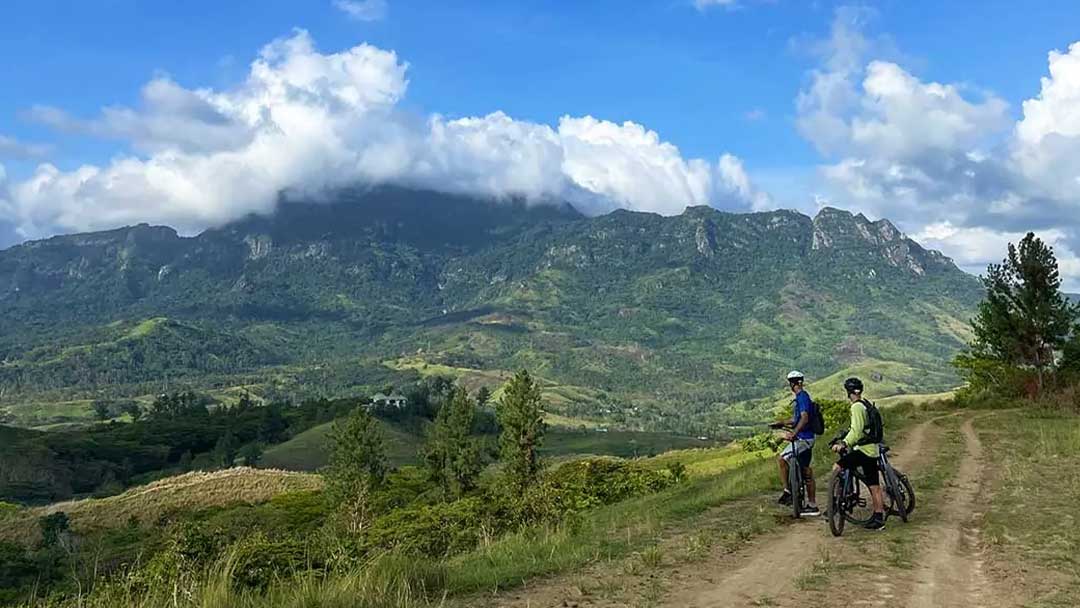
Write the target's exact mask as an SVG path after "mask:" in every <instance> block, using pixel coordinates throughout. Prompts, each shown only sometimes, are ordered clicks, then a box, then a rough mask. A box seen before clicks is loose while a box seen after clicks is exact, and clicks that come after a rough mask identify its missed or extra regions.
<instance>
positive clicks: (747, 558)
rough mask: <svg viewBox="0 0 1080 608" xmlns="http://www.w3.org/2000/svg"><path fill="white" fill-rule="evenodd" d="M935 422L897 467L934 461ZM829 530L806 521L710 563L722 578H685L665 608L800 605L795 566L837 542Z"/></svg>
mask: <svg viewBox="0 0 1080 608" xmlns="http://www.w3.org/2000/svg"><path fill="white" fill-rule="evenodd" d="M933 422H934V421H933V420H928V421H925V422H922V423H919V424H918V425H916V426H915V427H913V428H912V430H911V431H910V432H909V433H908V435H907V437H906V438H905V440H904V442H903V443H902V444H901V445H900V447H899V448H898V449H897V452H898V453H897V455H896V457H895V458H894V462H895V464H896V466H897V467H901V468H911V469H913V470H914V469H918V468H920V467H921V466H923V464H924V463H925V462H926V461H927V460H928V457H927V454H928V453H929V451H928V450H927V449H926V446H927V443H928V442H930V441H933V439H934V431H933V429H932V423H933ZM818 493H819V494H821V493H822V492H821V490H819V491H818ZM819 498H823V497H822V496H819ZM819 502H821V501H820V500H819ZM826 525H827V524H826V523H825V520H824V518H816V519H812V520H806V521H800V522H797V523H795V524H793V525H791V526H788V527H787V528H785V529H784V531H783V532H782V533H781V534H780V535H778V536H773V537H771V538H766V539H763V540H762V541H761V542H758V543H755V544H753V545H751V546H749V547H747V548H745V549H744V550H742V551H738V552H736V553H735V554H733V555H730V556H726V557H724V558H723V560H720V561H718V562H712V563H710V564H707V567H708V568H710V569H712V571H713V572H714V573H722V574H720V575H719V576H714V577H711V578H706V579H701V578H697V579H695V578H694V577H693V576H685V577H682V578H685V580H684V581H681V582H682V583H683V584H682V585H681V586H679V587H678V588H677V589H676V590H675V591H673V592H672V593H671V594H670V595H669V596H668V597H666V598H664V601H663V602H662V603H661V604H660V605H661V606H669V607H671V608H676V607H683V606H685V607H687V608H707V607H716V608H719V607H729V606H730V607H733V608H734V607H738V606H789V605H791V606H795V605H799V604H800V603H801V602H800V601H798V599H799V597H800V594H799V592H798V589H797V588H796V576H795V574H797V573H798V571H799V569H800V568H799V566H796V565H794V564H796V563H798V562H805V561H806V560H807V559H808V558H809V559H813V557H814V556H817V555H819V554H820V553H821V552H822V550H823V549H824V548H825V547H826V546H827V544H828V542H829V541H830V540H832V538H831V537H830V536H829V532H828V530H827V529H826V528H825V526H826ZM875 583H876V586H878V587H881V589H880V592H881V596H882V597H886V596H891V595H894V594H893V593H891V589H890V585H889V584H888V582H887V581H884V580H881V581H875Z"/></svg>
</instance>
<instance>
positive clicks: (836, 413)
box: [814, 399, 851, 435]
mask: <svg viewBox="0 0 1080 608" xmlns="http://www.w3.org/2000/svg"><path fill="white" fill-rule="evenodd" d="M814 405H816V406H817V407H818V408H820V409H821V416H822V417H823V418H825V434H826V435H828V434H829V433H831V432H834V431H837V430H839V429H841V428H845V427H847V426H848V424H849V423H850V421H851V402H849V401H843V400H840V399H815V400H814Z"/></svg>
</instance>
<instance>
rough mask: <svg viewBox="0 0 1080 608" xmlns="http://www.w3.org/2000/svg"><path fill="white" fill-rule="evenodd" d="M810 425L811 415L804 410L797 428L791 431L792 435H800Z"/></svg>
mask: <svg viewBox="0 0 1080 608" xmlns="http://www.w3.org/2000/svg"><path fill="white" fill-rule="evenodd" d="M808 424H810V415H809V414H807V413H806V410H803V412H802V413H801V414H799V422H798V424H796V425H795V427H794V428H792V429H791V434H792V435H798V434H799V431H801V430H803V428H805V427H806V425H808Z"/></svg>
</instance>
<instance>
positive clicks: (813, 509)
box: [800, 505, 821, 517]
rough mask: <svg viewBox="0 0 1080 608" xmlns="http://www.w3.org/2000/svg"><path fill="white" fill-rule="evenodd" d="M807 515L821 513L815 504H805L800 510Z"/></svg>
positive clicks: (812, 515)
mask: <svg viewBox="0 0 1080 608" xmlns="http://www.w3.org/2000/svg"><path fill="white" fill-rule="evenodd" d="M800 513H801V514H802V515H805V516H807V517H817V516H818V515H821V511H820V510H819V509H818V508H817V505H805V506H804V507H803V508H802V511H801V512H800Z"/></svg>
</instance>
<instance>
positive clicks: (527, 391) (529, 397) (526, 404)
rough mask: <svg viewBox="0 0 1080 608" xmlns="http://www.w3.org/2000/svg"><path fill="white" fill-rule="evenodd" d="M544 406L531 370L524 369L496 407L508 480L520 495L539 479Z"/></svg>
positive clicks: (508, 387) (514, 379) (508, 386)
mask: <svg viewBox="0 0 1080 608" xmlns="http://www.w3.org/2000/svg"><path fill="white" fill-rule="evenodd" d="M542 407H543V406H542V403H541V400H540V387H539V385H537V384H536V381H535V380H533V378H532V376H530V375H529V372H528V371H526V370H521V371H519V372H518V373H516V374H514V377H513V378H512V379H511V380H510V382H508V383H507V385H506V388H505V390H504V391H503V396H502V399H501V400H500V401H499V405H498V407H497V408H496V415H497V416H498V419H499V426H500V427H501V428H502V433H501V435H500V436H499V446H500V448H501V451H502V461H503V464H504V466H505V471H506V476H507V481H508V482H509V483H510V485H511V486H512V487H514V488H516V489H517V491H518V492H519V493H520V492H524V490H525V489H527V488H528V487H530V486H532V485H533V484H535V483H536V480H537V478H538V477H539V476H540V470H541V468H542V463H541V462H540V455H539V449H540V445H541V444H542V443H543V441H544V430H545V425H544V420H543V411H542Z"/></svg>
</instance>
